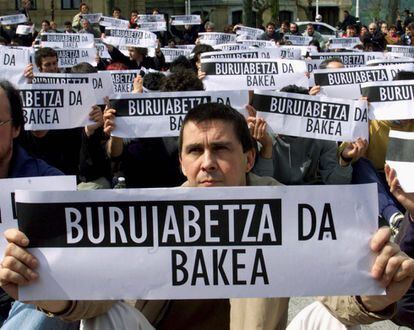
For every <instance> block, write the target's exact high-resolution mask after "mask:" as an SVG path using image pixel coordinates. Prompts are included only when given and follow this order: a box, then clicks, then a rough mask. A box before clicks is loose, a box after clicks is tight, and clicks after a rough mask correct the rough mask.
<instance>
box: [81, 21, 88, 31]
mask: <svg viewBox="0 0 414 330" xmlns="http://www.w3.org/2000/svg"><path fill="white" fill-rule="evenodd" d="M82 28H83V29H85V30H88V29H89V22H88V21H87V20H83V21H82Z"/></svg>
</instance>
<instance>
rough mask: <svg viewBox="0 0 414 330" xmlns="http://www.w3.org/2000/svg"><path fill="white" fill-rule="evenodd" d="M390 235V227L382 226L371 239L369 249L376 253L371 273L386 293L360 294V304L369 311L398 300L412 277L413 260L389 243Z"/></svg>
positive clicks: (384, 306)
mask: <svg viewBox="0 0 414 330" xmlns="http://www.w3.org/2000/svg"><path fill="white" fill-rule="evenodd" d="M390 237H391V231H390V229H389V228H388V227H382V228H380V229H379V230H378V231H377V232H376V233H375V235H374V237H373V238H372V240H371V249H372V251H374V252H376V253H377V256H376V258H375V261H374V264H373V266H372V268H371V275H372V277H373V278H375V279H376V280H377V281H379V282H380V283H381V285H382V286H383V287H384V288H385V290H386V295H385V296H361V301H362V304H363V305H364V307H365V308H366V309H367V310H368V311H370V312H379V311H382V310H384V309H385V308H387V307H388V306H389V305H391V304H393V303H394V302H396V301H398V300H400V299H401V297H402V296H403V295H404V294H405V293H406V292H407V290H408V289H409V287H410V286H411V283H412V281H413V278H414V260H413V259H411V258H409V257H408V256H407V255H406V254H405V253H403V252H401V250H400V248H399V247H398V245H397V244H395V243H391V242H390V241H389V240H390Z"/></svg>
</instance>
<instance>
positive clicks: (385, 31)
mask: <svg viewBox="0 0 414 330" xmlns="http://www.w3.org/2000/svg"><path fill="white" fill-rule="evenodd" d="M381 32H382V33H384V34H387V33H388V25H387V24H385V23H383V24H381Z"/></svg>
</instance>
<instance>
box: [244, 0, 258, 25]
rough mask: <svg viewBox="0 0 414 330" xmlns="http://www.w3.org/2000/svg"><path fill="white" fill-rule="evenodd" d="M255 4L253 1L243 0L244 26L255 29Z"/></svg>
mask: <svg viewBox="0 0 414 330" xmlns="http://www.w3.org/2000/svg"><path fill="white" fill-rule="evenodd" d="M252 7H253V4H252V0H243V18H242V21H243V24H244V25H246V26H250V27H255V25H254V23H255V22H253V10H252Z"/></svg>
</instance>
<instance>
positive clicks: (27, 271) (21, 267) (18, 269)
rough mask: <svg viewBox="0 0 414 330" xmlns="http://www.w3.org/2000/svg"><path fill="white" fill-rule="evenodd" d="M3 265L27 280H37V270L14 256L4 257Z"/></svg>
mask: <svg viewBox="0 0 414 330" xmlns="http://www.w3.org/2000/svg"><path fill="white" fill-rule="evenodd" d="M1 266H2V268H6V269H10V270H11V271H13V272H15V273H17V274H19V275H20V276H23V277H24V278H25V279H26V280H27V281H32V280H35V279H36V278H37V277H38V275H37V273H36V272H35V271H33V270H32V269H31V268H30V267H27V266H26V265H25V264H23V263H22V262H21V261H19V260H18V259H16V258H14V257H10V256H7V257H4V259H3V261H2V263H1Z"/></svg>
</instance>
